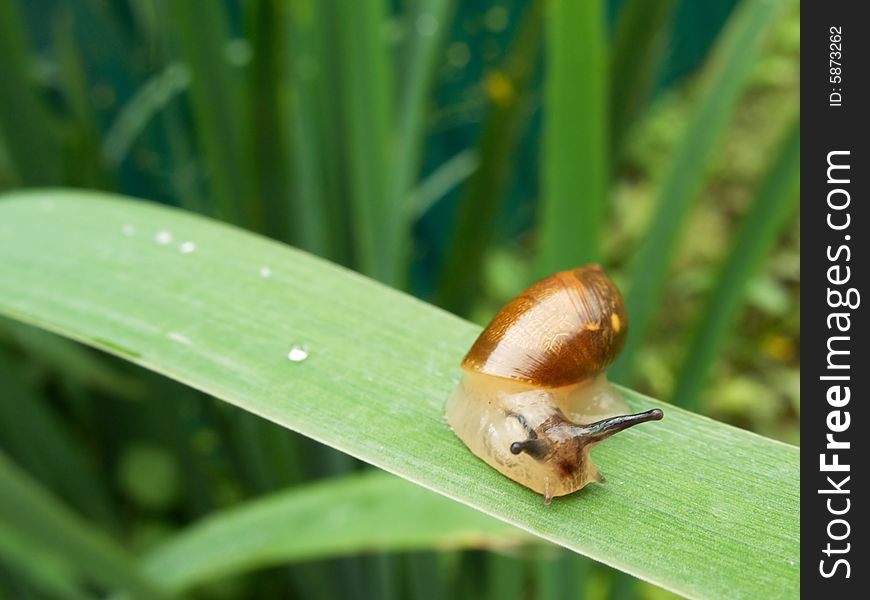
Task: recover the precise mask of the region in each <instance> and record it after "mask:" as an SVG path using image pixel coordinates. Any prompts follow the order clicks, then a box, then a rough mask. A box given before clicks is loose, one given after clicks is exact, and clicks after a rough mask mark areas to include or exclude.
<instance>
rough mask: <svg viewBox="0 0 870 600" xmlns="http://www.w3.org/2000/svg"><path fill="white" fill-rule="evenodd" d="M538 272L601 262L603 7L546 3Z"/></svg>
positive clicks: (559, 0)
mask: <svg viewBox="0 0 870 600" xmlns="http://www.w3.org/2000/svg"><path fill="white" fill-rule="evenodd" d="M546 25H547V44H546V45H547V57H546V58H547V74H546V82H545V90H544V98H545V99H544V132H543V148H542V150H543V152H542V153H543V159H542V161H541V163H542V171H541V187H542V195H541V199H540V204H539V206H540V208H539V211H540V213H539V217H538V233H537V236H538V260H537V273H538V275H539V276H540V277H544V276H546V275H549V274H550V273H553V272H555V271H561V270H563V269H570V268H573V267H575V266H577V265H582V264H586V263H590V262H598V261H599V260H600V255H601V228H602V223H603V221H604V206H605V199H606V196H607V189H608V174H609V172H608V169H609V167H608V159H609V152H610V151H609V146H608V132H607V128H608V124H607V103H608V81H607V80H608V73H607V51H606V46H607V42H606V39H605V38H606V35H605V33H606V28H605V15H604V2H602V1H601V0H596V1H593V2H575V1H574V0H555V1H554V2H551V3H550V5H549V13H548V15H547V20H546Z"/></svg>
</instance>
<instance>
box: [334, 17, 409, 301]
mask: <svg viewBox="0 0 870 600" xmlns="http://www.w3.org/2000/svg"><path fill="white" fill-rule="evenodd" d="M340 4H341V5H340V7H338V10H337V11H336V13H335V14H336V17H337V19H338V30H339V38H338V39H337V40H336V42H337V43H338V45H339V46H340V49H341V68H342V80H343V82H345V83H346V84H347V89H346V90H344V93H343V94H342V96H341V101H342V103H343V105H342V113H343V114H342V117H343V118H344V120H345V125H346V129H347V131H346V135H347V137H348V140H347V143H348V153H347V157H348V161H349V163H350V164H349V167H350V173H349V175H350V181H351V190H350V196H351V209H352V211H353V215H354V219H353V221H352V223H353V226H354V229H353V236H354V240H355V241H356V244H357V245H356V256H357V257H358V260H359V270H360V271H361V272H363V273H365V274H367V275H369V276H371V277H374V278H375V279H378V280H380V281H383V282H384V283H389V284H393V285H396V284H397V283H399V281H400V275H401V277H404V269H401V268H400V267H401V266H403V265H405V257H406V256H407V253H408V251H409V250H410V248H409V247H408V243H409V242H408V241H407V240H404V239H402V237H401V236H402V232H403V231H407V227H405V223H404V220H403V219H402V216H403V214H404V211H403V210H402V207H401V205H400V204H399V202H398V200H399V199H398V198H396V197H395V196H394V195H393V194H392V193H391V190H390V169H391V165H392V161H391V158H392V156H393V154H392V150H394V149H393V148H392V145H391V137H390V136H391V128H390V115H391V114H392V94H393V85H392V78H391V77H390V76H391V74H392V72H391V70H390V69H389V67H388V53H387V45H386V41H385V40H384V39H383V34H382V32H383V24H384V21H385V18H386V6H385V3H384V1H383V0H371V1H370V2H351V3H340Z"/></svg>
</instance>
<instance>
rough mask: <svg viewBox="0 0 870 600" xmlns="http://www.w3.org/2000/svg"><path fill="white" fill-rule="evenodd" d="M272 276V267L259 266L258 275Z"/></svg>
mask: <svg viewBox="0 0 870 600" xmlns="http://www.w3.org/2000/svg"><path fill="white" fill-rule="evenodd" d="M271 276H272V269H270V268H269V267H260V277H263V278H264V279H267V278H269V277H271Z"/></svg>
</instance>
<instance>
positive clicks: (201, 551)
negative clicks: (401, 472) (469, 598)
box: [145, 471, 529, 590]
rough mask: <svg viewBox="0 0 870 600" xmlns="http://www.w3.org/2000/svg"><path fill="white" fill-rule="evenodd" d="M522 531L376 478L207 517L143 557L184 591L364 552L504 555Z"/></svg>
mask: <svg viewBox="0 0 870 600" xmlns="http://www.w3.org/2000/svg"><path fill="white" fill-rule="evenodd" d="M528 539H529V538H528V537H527V536H526V535H525V534H524V533H523V532H522V531H520V530H518V529H516V528H515V527H511V526H510V525H507V524H505V523H502V522H500V521H497V520H495V519H492V518H490V517H487V516H486V515H482V514H481V513H479V512H477V511H474V510H471V509H470V508H468V507H467V506H463V505H461V504H457V503H456V502H451V501H450V500H447V499H446V498H443V497H442V496H438V495H436V494H433V493H431V492H429V491H427V490H424V489H422V488H420V487H419V486H415V485H412V484H410V483H408V482H407V481H404V480H402V479H399V478H397V477H394V476H392V475H388V474H386V473H383V472H380V471H372V472H370V473H365V474H362V475H348V476H343V477H337V478H334V479H330V480H328V481H326V482H324V483H317V484H312V485H308V486H303V487H302V488H294V489H291V490H287V491H285V492H280V493H277V494H271V495H269V496H267V497H265V498H262V499H260V500H256V501H254V502H250V503H247V504H244V505H242V506H241V507H239V508H237V509H231V510H228V511H223V512H221V513H218V514H217V515H216V516H213V517H208V518H206V519H205V520H204V521H202V522H201V523H197V524H196V525H194V526H192V527H190V528H189V529H188V530H186V531H184V532H183V533H181V534H179V535H177V536H176V537H174V538H172V539H171V540H170V541H169V542H167V543H165V544H163V545H162V546H160V547H159V548H157V549H156V550H155V551H153V552H151V554H150V555H149V556H148V557H146V560H145V564H146V570H147V572H149V573H150V574H151V577H152V578H153V579H154V580H155V581H159V582H160V583H162V584H163V585H165V586H166V587H167V588H169V589H172V590H179V589H182V588H189V587H191V586H194V585H196V584H199V583H203V582H206V581H211V580H214V579H217V578H219V577H226V576H229V575H234V574H237V573H241V572H245V571H247V570H250V569H252V568H265V567H267V566H272V565H277V564H282V563H285V562H289V561H296V560H311V559H316V558H324V557H331V556H340V555H346V554H357V553H360V552H374V551H381V550H383V551H390V550H427V549H432V548H438V549H448V548H466V547H472V548H481V547H489V548H492V547H505V546H510V545H515V544H518V543H522V542H523V541H527V540H528Z"/></svg>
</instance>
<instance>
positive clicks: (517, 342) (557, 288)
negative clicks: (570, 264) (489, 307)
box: [462, 265, 628, 387]
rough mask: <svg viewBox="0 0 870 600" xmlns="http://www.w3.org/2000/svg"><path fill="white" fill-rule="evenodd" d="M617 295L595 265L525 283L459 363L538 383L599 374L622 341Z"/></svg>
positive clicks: (555, 383)
mask: <svg viewBox="0 0 870 600" xmlns="http://www.w3.org/2000/svg"><path fill="white" fill-rule="evenodd" d="M627 331H628V316H627V315H626V312H625V305H624V303H623V300H622V295H621V294H620V293H619V290H618V289H617V287H616V285H615V284H614V283H613V282H612V281H611V280H610V278H609V277H608V276H607V274H606V273H605V272H604V270H603V269H602V268H601V267H600V266H599V265H587V266H585V267H579V268H577V269H573V270H571V271H560V272H558V273H556V274H555V275H551V276H550V277H547V278H546V279H542V280H541V281H539V282H537V283H535V284H533V285H531V286H530V287H528V288H526V289H525V290H523V291H522V292H521V293H520V295H519V296H517V297H516V298H514V299H513V300H511V301H510V302H509V303H508V304H506V305H505V306H504V308H502V309H501V310H500V311H499V313H498V314H497V315H496V316H495V318H493V320H492V321H491V322H490V324H489V325H487V327H486V329H484V330H483V333H481V334H480V337H478V338H477V341H476V342H474V345H473V346H472V347H471V350H469V351H468V354H467V355H466V356H465V359H464V360H463V361H462V367H463V368H465V369H469V370H473V371H479V372H482V373H486V374H488V375H494V376H496V377H506V378H509V379H514V380H518V381H523V382H526V383H531V384H535V385H540V386H544V387H560V386H563V385H569V384H572V383H578V382H580V381H583V380H585V379H589V378H590V377H594V376H596V375H598V374H599V373H602V372H603V371H604V370H605V369H606V368H607V367H608V365H610V363H612V362H613V361H614V359H615V358H616V357H617V355H618V354H619V353H620V351H621V350H622V347H623V346H624V345H625V336H626V333H627Z"/></svg>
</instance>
